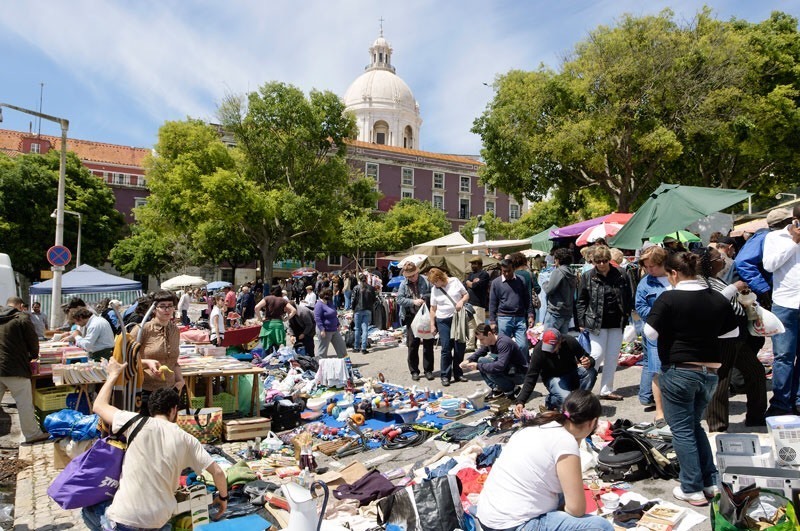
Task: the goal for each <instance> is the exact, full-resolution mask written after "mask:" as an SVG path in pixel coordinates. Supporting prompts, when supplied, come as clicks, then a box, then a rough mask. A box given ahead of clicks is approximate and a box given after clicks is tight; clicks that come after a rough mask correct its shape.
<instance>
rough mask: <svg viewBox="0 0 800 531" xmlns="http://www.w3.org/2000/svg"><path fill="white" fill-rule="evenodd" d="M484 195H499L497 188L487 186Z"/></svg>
mask: <svg viewBox="0 0 800 531" xmlns="http://www.w3.org/2000/svg"><path fill="white" fill-rule="evenodd" d="M484 193H485V195H488V196H492V195H497V188H495V187H494V186H488V185H487V186H486V191H485V192H484Z"/></svg>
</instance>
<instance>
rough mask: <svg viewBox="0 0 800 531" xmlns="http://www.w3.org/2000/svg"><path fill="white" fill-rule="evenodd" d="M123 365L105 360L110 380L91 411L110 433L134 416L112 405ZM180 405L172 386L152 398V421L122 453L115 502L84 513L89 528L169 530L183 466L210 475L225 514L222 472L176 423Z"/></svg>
mask: <svg viewBox="0 0 800 531" xmlns="http://www.w3.org/2000/svg"><path fill="white" fill-rule="evenodd" d="M126 365H127V363H124V364H121V365H120V364H119V363H117V362H116V360H113V359H112V360H110V361H109V363H108V368H107V371H108V380H107V381H106V383H105V384H103V387H102V388H101V389H100V393H98V395H97V398H96V399H95V402H94V412H95V413H97V414H98V415H99V416H100V418H102V419H103V422H104V423H105V424H106V426H112V430H113V431H114V433H116V432H117V431H118V430H119V429H121V428H122V426H123V425H125V423H126V422H128V421H129V420H131V419H133V418H134V417H135V416H136V413H133V412H130V411H123V410H120V409H117V408H116V407H114V406H112V405H111V404H110V400H111V392H112V390H113V388H114V383H115V382H116V380H117V378H118V377H119V375H120V374H122V372H123V370H124V369H125V366H126ZM179 402H180V397H179V395H178V392H177V391H176V390H175V389H174V388H172V387H168V388H163V389H158V390H156V391H154V392H153V393H152V394H151V395H150V398H149V399H148V402H147V405H148V408H149V410H150V415H151V417H150V418H148V419H147V421H146V422H145V423H144V426H143V427H142V429H141V431H140V432H139V433H138V434H137V435H136V437H135V439H134V440H133V442H132V443H131V444H130V446H128V449H127V450H126V451H125V461H124V462H123V464H122V475H121V476H120V481H119V490H118V491H117V493H116V495H115V496H114V500H113V501H112V502H111V505H109V506H108V508H107V509H106V508H105V507H104V505H106V504H100V505H96V506H94V507H87V508H86V509H84V510H83V512H82V516H83V519H84V522H85V523H86V525H87V526H88V527H89V528H90V529H92V530H100V529H118V530H122V531H127V530H132V529H171V527H169V524H168V522H169V520H170V518H172V513H173V512H174V511H175V507H176V505H177V502H176V501H175V491H176V490H178V486H179V481H180V476H181V472H182V471H183V470H184V469H185V468H191V469H192V470H194V471H195V472H197V473H198V474H200V473H202V472H203V470H208V471H209V473H210V474H211V476H212V477H213V478H214V486H215V487H216V488H217V494H218V496H217V497H215V498H214V505H215V506H216V507H217V508H218V509H219V511H218V512H217V514H218V515H222V513H224V512H225V509H226V507H227V504H228V482H227V479H226V478H225V472H223V471H222V468H220V466H219V465H218V464H217V463H216V462H215V461H214V459H213V458H212V457H211V456H210V455H209V454H208V452H206V451H205V450H204V449H203V445H202V444H200V442H199V441H198V440H197V439H195V438H194V437H192V436H191V435H189V434H188V433H186V432H185V431H183V430H181V429H180V428H179V427H178V426H177V425H176V424H175V421H176V420H177V418H178V403H179ZM136 424H138V421H136V422H134V423H133V425H132V426H131V427H129V428H128V432H126V434H125V435H126V438H129V437H130V433H131V432H132V431H133V430H134V429H135V428H134V427H133V426H135V425H136ZM101 526H102V527H101Z"/></svg>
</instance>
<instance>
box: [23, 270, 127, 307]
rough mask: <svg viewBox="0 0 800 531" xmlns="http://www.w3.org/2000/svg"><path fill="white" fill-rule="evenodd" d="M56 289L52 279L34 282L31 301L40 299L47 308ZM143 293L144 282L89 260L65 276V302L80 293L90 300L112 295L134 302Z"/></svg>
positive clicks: (62, 291) (124, 300) (63, 279)
mask: <svg viewBox="0 0 800 531" xmlns="http://www.w3.org/2000/svg"><path fill="white" fill-rule="evenodd" d="M52 293H53V281H52V280H47V281H45V282H40V283H38V284H34V285H32V286H31V288H30V299H31V300H30V302H31V304H33V302H35V301H39V302H40V303H42V307H43V308H50V299H51V296H52ZM141 296H142V283H141V282H138V281H136V280H131V279H128V278H123V277H118V276H114V275H111V274H109V273H104V272H103V271H100V270H99V269H95V268H94V267H92V266H90V265H88V264H83V265H80V266H78V267H76V268H75V269H73V270H72V271H69V272H67V273H64V276H63V277H61V301H60V302H61V304H63V303H65V302H67V301H68V300H69V299H70V298H72V297H80V298H82V299H83V300H84V301H85V302H86V303H94V302H96V301H98V300H100V299H101V298H104V297H108V298H110V299H117V300H119V301H121V302H122V304H131V303H133V302H134V301H136V299H138V298H139V297H141Z"/></svg>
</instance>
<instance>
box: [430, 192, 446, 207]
mask: <svg viewBox="0 0 800 531" xmlns="http://www.w3.org/2000/svg"><path fill="white" fill-rule="evenodd" d="M431 203H432V204H433V208H435V209H438V210H444V196H443V195H442V194H433V201H431Z"/></svg>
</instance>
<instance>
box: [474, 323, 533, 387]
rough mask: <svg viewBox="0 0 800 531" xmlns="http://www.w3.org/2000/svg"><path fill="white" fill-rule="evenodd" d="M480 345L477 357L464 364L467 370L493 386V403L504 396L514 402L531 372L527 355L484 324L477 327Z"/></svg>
mask: <svg viewBox="0 0 800 531" xmlns="http://www.w3.org/2000/svg"><path fill="white" fill-rule="evenodd" d="M475 335H476V336H477V338H478V341H480V343H481V348H479V349H478V350H477V351H476V352H475V354H473V355H472V356H470V357H469V358H467V359H466V360H465V361H463V362H461V368H462V369H464V370H469V371H472V370H476V369H477V370H478V371H479V372H480V373H481V377H483V381H485V382H486V385H488V386H489V387H490V391H489V394H487V395H486V398H487V399H489V400H491V399H493V398H499V397H500V396H502V395H503V394H505V395H506V396H507V397H508V398H511V399H513V398H514V397H515V396H516V395H517V394H519V391H520V389H519V385H520V384H521V383H522V381H523V379H524V378H525V374H526V373H527V372H528V356H527V355H526V354H523V353H522V350H521V349H520V348H519V346H518V345H517V344H516V343H515V342H514V340H513V339H511V338H510V337H508V336H504V335H497V334H495V333H494V332H493V331H492V328H491V327H490V326H489V325H487V324H485V323H481V324H479V325H478V326H477V327H475Z"/></svg>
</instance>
